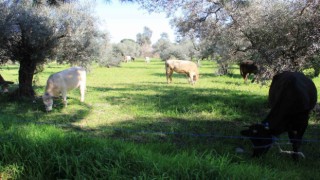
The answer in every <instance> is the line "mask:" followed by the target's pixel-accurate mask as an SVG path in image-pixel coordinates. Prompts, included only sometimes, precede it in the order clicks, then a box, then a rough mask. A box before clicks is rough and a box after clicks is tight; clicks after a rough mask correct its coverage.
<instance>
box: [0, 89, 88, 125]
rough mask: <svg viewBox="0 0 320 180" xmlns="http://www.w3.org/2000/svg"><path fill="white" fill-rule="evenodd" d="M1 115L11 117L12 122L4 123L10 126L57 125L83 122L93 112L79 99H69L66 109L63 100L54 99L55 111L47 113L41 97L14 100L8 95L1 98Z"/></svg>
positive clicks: (59, 98)
mask: <svg viewBox="0 0 320 180" xmlns="http://www.w3.org/2000/svg"><path fill="white" fill-rule="evenodd" d="M0 106H1V107H3V108H1V109H0V114H3V115H4V116H9V117H10V119H11V120H10V121H7V122H4V120H0V122H2V123H7V124H8V123H9V124H12V125H14V124H16V123H18V124H21V123H26V124H32V123H35V124H39V123H40V124H41V123H47V124H53V125H54V124H57V123H66V124H70V123H74V122H78V121H81V120H82V119H83V118H85V117H86V116H88V115H89V114H90V112H91V110H92V107H91V106H89V105H88V104H86V103H81V102H80V101H79V99H78V98H77V99H74V98H72V97H68V106H67V107H65V106H64V105H63V102H62V98H61V97H58V98H54V105H53V110H52V111H50V112H46V110H45V107H44V104H43V102H42V98H41V96H37V97H36V98H34V99H30V98H25V99H19V100H13V99H12V98H10V97H9V96H7V95H3V96H0ZM65 109H68V111H69V112H68V113H63V111H64V110H65Z"/></svg>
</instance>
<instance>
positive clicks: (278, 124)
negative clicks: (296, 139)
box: [265, 72, 317, 133]
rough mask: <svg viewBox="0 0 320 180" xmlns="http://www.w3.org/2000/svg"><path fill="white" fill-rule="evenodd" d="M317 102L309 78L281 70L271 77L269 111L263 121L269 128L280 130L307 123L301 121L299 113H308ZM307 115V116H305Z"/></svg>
mask: <svg viewBox="0 0 320 180" xmlns="http://www.w3.org/2000/svg"><path fill="white" fill-rule="evenodd" d="M316 102H317V89H316V87H315V85H314V83H313V82H312V80H311V79H309V78H307V77H306V76H305V75H304V74H302V73H299V72H283V73H280V74H277V75H275V76H274V77H273V80H272V83H271V86H270V89H269V105H270V107H271V110H270V113H269V114H268V116H267V117H266V119H265V121H268V122H270V124H271V126H270V128H272V129H274V130H275V132H279V133H280V132H282V131H285V129H286V128H288V126H289V124H291V125H292V126H299V124H304V123H307V121H308V118H305V119H304V120H303V121H304V122H299V121H301V119H300V118H296V117H300V116H301V115H304V116H306V115H308V114H309V112H310V110H311V109H313V108H314V106H315V104H316ZM306 117H307V116H306Z"/></svg>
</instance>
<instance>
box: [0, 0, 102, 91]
mask: <svg viewBox="0 0 320 180" xmlns="http://www.w3.org/2000/svg"><path fill="white" fill-rule="evenodd" d="M107 42H108V34H107V33H102V32H99V31H98V28H97V24H96V19H95V18H94V17H93V16H92V9H91V6H90V5H89V4H78V3H77V4H74V3H72V4H62V5H60V6H59V7H52V6H47V5H39V4H38V5H36V6H35V5H34V3H33V2H32V1H17V2H16V3H9V2H8V1H1V2H0V62H1V63H6V62H7V61H8V60H11V61H14V62H15V61H17V62H19V64H20V68H19V89H18V90H17V94H18V95H19V96H34V91H33V88H32V80H33V76H34V74H35V73H37V69H39V67H42V65H43V64H45V63H47V62H49V61H51V60H57V61H58V62H60V63H62V62H67V63H70V64H74V65H75V64H78V65H82V66H86V65H88V64H90V62H91V60H92V59H94V58H95V57H96V58H97V57H98V56H99V55H100V52H99V50H101V48H100V47H101V45H103V44H105V43H107Z"/></svg>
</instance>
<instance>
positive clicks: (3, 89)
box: [1, 84, 9, 93]
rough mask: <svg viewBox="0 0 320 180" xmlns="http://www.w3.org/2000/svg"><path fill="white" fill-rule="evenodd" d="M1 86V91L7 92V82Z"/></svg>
mask: <svg viewBox="0 0 320 180" xmlns="http://www.w3.org/2000/svg"><path fill="white" fill-rule="evenodd" d="M1 88H2V92H3V93H7V92H9V85H8V84H3V85H2V86H1Z"/></svg>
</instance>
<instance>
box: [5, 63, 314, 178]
mask: <svg viewBox="0 0 320 180" xmlns="http://www.w3.org/2000/svg"><path fill="white" fill-rule="evenodd" d="M66 68H68V66H66V65H57V64H50V65H47V66H46V67H45V70H44V71H43V72H42V73H40V74H37V75H36V77H35V90H36V92H37V95H38V96H39V98H37V99H35V100H23V101H20V102H17V101H11V100H10V99H9V98H8V97H7V96H6V95H3V94H2V95H1V96H0V107H1V108H0V177H1V178H2V179H117V180H118V179H319V178H320V171H319V170H318V166H320V154H319V152H320V148H319V146H320V142H318V139H320V137H319V132H320V127H319V119H317V117H316V116H315V115H314V114H313V115H312V117H311V119H310V123H309V124H310V125H309V127H308V129H307V132H306V134H305V136H304V138H305V139H311V140H316V141H315V142H313V141H312V142H309V141H305V142H304V143H303V145H302V148H301V150H302V151H303V152H304V154H305V155H306V158H305V159H302V160H300V161H299V162H298V163H296V162H294V161H293V160H292V159H291V157H290V156H287V155H282V154H279V152H278V149H277V148H276V147H273V148H272V149H271V150H270V151H269V153H268V154H267V155H266V156H264V157H262V158H259V159H252V158H251V157H250V155H251V143H250V142H249V140H247V139H242V138H241V137H240V133H239V132H240V131H241V130H242V129H243V125H248V124H250V123H254V122H260V121H261V120H262V119H263V118H264V117H265V116H266V114H267V113H268V110H269V109H268V107H267V93H268V86H262V87H261V86H260V85H258V84H244V83H243V80H242V78H241V77H240V75H239V70H238V67H237V66H235V67H234V70H233V75H229V76H216V75H215V74H214V72H215V71H216V66H215V64H214V63H212V62H208V61H207V62H203V63H202V66H201V67H200V73H201V77H200V80H199V82H197V84H196V85H195V86H191V85H189V84H188V83H187V80H186V78H185V76H184V75H179V74H174V75H173V84H167V83H166V78H165V70H164V63H163V62H161V61H160V60H153V61H152V62H151V63H150V64H145V63H144V62H143V60H141V59H138V61H137V62H132V63H127V64H122V65H121V67H119V68H104V67H98V66H92V67H91V71H90V72H89V73H88V75H87V91H86V99H85V103H80V101H79V100H80V95H79V90H74V91H71V92H70V93H69V94H68V107H63V105H62V100H61V99H56V100H55V101H54V103H55V107H54V108H53V111H52V112H50V113H46V112H45V110H44V106H43V103H42V100H41V99H40V96H41V95H42V93H43V91H44V86H45V83H46V80H47V78H48V76H49V75H50V74H52V73H55V72H58V71H60V70H63V69H66ZM17 73H18V66H16V65H6V66H3V67H2V69H1V70H0V74H1V75H2V76H3V77H4V78H5V79H6V80H10V81H14V82H17V79H18V76H17ZM313 80H314V82H315V83H316V85H317V88H318V89H319V87H320V78H315V79H313ZM14 88H16V87H14V86H13V87H11V90H13V89H14ZM318 99H319V98H318ZM286 142H287V136H286V134H283V135H282V136H281V138H280V143H281V147H282V149H285V150H291V146H290V145H288V144H287V143H286ZM237 147H241V148H243V149H244V152H243V153H236V151H235V149H236V148H237Z"/></svg>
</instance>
